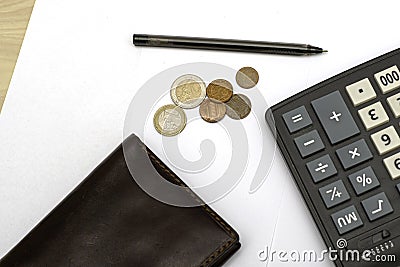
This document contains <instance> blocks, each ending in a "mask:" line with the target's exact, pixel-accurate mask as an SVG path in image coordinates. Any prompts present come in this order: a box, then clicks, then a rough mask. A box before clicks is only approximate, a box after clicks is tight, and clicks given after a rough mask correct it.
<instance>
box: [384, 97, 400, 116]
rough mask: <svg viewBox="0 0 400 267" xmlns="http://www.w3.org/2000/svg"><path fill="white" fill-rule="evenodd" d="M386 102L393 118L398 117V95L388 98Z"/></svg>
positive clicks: (399, 101) (399, 99)
mask: <svg viewBox="0 0 400 267" xmlns="http://www.w3.org/2000/svg"><path fill="white" fill-rule="evenodd" d="M386 101H387V102H388V104H389V107H390V109H391V110H392V112H393V114H394V116H395V117H396V118H398V117H400V93H398V94H395V95H392V96H391V97H388V98H387V99H386Z"/></svg>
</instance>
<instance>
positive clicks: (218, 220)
mask: <svg viewBox="0 0 400 267" xmlns="http://www.w3.org/2000/svg"><path fill="white" fill-rule="evenodd" d="M141 147H142V149H143V150H144V151H146V153H147V155H148V156H149V157H150V158H152V159H153V160H154V161H155V162H156V163H157V164H158V166H159V167H160V168H162V169H163V170H164V171H165V172H166V173H167V174H168V176H169V177H170V178H172V179H173V180H174V181H175V182H177V183H178V185H180V186H182V185H184V184H183V182H182V181H181V180H180V179H179V178H178V177H177V176H176V174H175V173H173V172H172V171H171V170H169V168H168V167H166V166H164V163H163V162H161V161H160V160H159V159H158V158H157V157H156V156H155V155H154V154H153V153H152V152H151V151H149V150H148V149H147V147H146V146H145V145H144V144H141ZM185 190H186V192H188V193H189V194H190V195H191V196H192V197H193V199H194V200H196V201H197V202H198V203H199V204H204V202H203V201H201V200H200V199H199V198H198V197H197V196H196V195H195V194H194V193H193V192H192V191H191V190H189V189H188V188H187V187H186V189H185ZM201 207H202V208H203V209H204V210H205V211H206V212H207V213H208V214H209V215H211V217H212V218H214V219H215V220H217V223H218V224H219V225H221V226H222V228H223V229H224V230H225V232H226V233H228V234H229V236H230V237H231V238H233V239H236V235H235V233H234V232H233V231H232V229H231V228H230V227H229V226H228V225H227V224H226V223H224V222H223V221H222V220H221V218H220V217H219V216H218V215H217V214H215V212H213V211H212V210H211V209H210V208H209V207H208V206H204V205H201ZM224 242H225V243H224V244H223V245H221V246H220V247H219V248H218V249H217V250H216V251H214V253H213V254H211V255H210V256H208V257H207V258H206V259H205V260H204V261H203V263H202V264H201V265H200V266H201V267H202V266H205V264H208V263H210V262H211V261H212V260H213V259H214V258H216V257H217V256H219V255H220V254H221V253H222V252H223V251H224V250H225V249H226V248H227V247H229V246H230V245H231V244H232V243H233V240H232V239H227V240H226V241H224Z"/></svg>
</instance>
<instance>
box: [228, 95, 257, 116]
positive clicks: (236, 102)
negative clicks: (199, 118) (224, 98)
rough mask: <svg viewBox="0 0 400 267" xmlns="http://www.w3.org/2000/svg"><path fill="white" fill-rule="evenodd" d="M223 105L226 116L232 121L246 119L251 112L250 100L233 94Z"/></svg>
mask: <svg viewBox="0 0 400 267" xmlns="http://www.w3.org/2000/svg"><path fill="white" fill-rule="evenodd" d="M225 105H226V115H228V117H230V118H232V119H234V120H241V119H244V118H246V117H247V116H248V115H249V114H250V111H251V102H250V99H249V98H248V97H247V96H245V95H242V94H234V95H233V96H232V98H231V99H230V100H229V101H228V102H226V103H225Z"/></svg>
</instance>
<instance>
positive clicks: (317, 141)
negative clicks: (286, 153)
mask: <svg viewBox="0 0 400 267" xmlns="http://www.w3.org/2000/svg"><path fill="white" fill-rule="evenodd" d="M294 142H295V143H296V146H297V148H298V149H299V151H300V154H301V156H302V157H303V158H304V157H306V156H309V155H311V154H313V153H315V152H318V151H320V150H322V149H324V148H325V145H324V143H323V142H322V140H321V137H320V136H319V134H318V132H317V130H312V131H311V132H309V133H306V134H303V135H301V136H299V137H297V138H295V139H294Z"/></svg>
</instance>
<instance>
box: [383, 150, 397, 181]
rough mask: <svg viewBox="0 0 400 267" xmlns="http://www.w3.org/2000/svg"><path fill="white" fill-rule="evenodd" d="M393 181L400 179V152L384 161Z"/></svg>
mask: <svg viewBox="0 0 400 267" xmlns="http://www.w3.org/2000/svg"><path fill="white" fill-rule="evenodd" d="M383 163H385V166H386V169H387V170H388V172H389V174H390V176H391V177H392V179H393V180H394V179H397V178H399V177H400V152H399V153H396V154H394V155H393V156H390V157H388V158H386V159H384V160H383Z"/></svg>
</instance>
